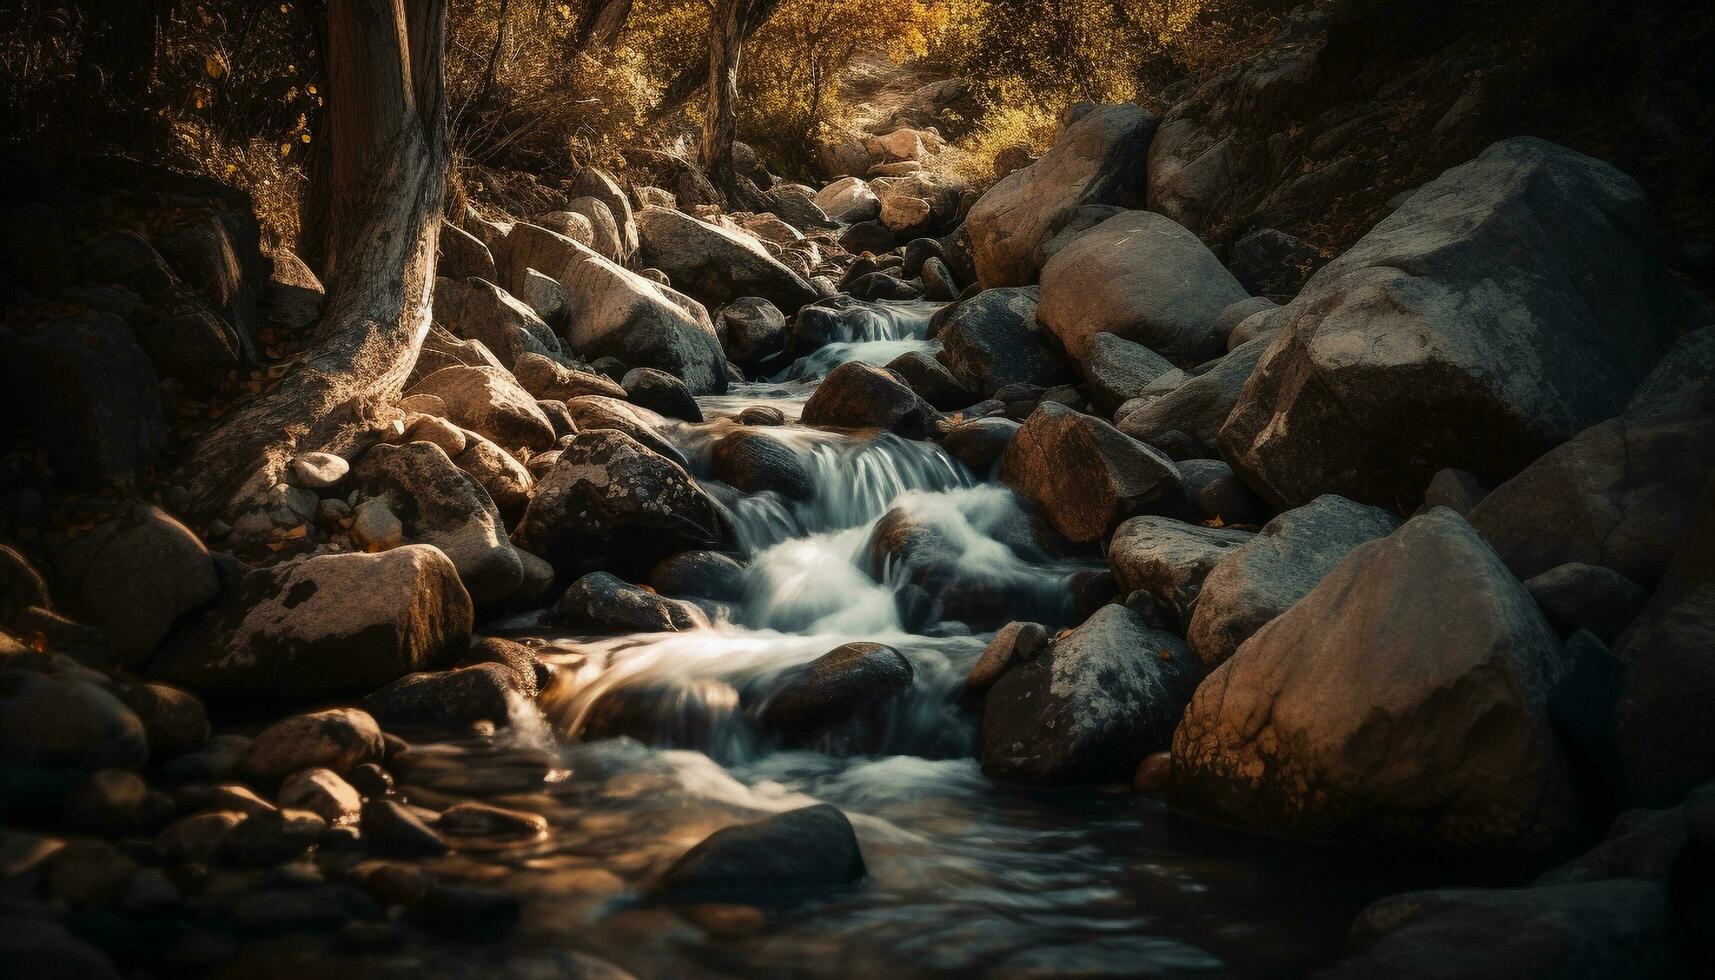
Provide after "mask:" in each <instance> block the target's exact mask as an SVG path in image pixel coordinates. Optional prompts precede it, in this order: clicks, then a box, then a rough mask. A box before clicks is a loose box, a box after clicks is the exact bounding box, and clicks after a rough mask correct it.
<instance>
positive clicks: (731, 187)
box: [703, 0, 742, 201]
mask: <svg viewBox="0 0 1715 980" xmlns="http://www.w3.org/2000/svg"><path fill="white" fill-rule="evenodd" d="M740 3H741V0H710V3H709V81H708V97H707V99H706V101H705V102H704V109H703V169H704V170H706V171H708V175H709V183H711V184H714V185H715V189H716V190H719V191H720V192H721V193H722V194H724V195H726V198H727V200H729V201H730V200H732V199H733V198H734V197H735V196H736V195H737V193H738V181H737V178H736V176H735V174H734V172H733V161H732V143H733V134H734V131H735V130H737V128H738V116H737V108H736V107H737V104H738V57H739V45H740V44H741V43H742V40H741V38H740V36H739V16H738V14H739V6H740Z"/></svg>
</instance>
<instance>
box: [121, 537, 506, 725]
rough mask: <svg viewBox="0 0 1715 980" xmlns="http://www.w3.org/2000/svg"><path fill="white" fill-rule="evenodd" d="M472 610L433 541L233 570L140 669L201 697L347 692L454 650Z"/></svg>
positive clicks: (309, 696)
mask: <svg viewBox="0 0 1715 980" xmlns="http://www.w3.org/2000/svg"><path fill="white" fill-rule="evenodd" d="M471 615H472V614H471V602H470V596H469V594H468V593H466V592H465V588H464V586H463V585H461V584H460V583H459V578H458V570H457V569H456V568H455V567H454V566H453V563H452V562H451V561H450V560H448V558H447V556H446V555H445V554H443V553H442V552H441V551H440V549H438V548H434V547H431V546H429V545H406V546H404V547H402V548H395V549H393V550H392V551H387V552H383V553H381V554H375V555H360V554H327V555H316V556H312V557H309V558H304V559H301V560H295V561H290V562H284V563H282V564H279V565H274V566H271V567H268V568H260V569H254V570H251V571H248V572H244V573H242V574H240V575H238V576H236V577H235V578H234V579H233V580H232V581H231V582H229V583H227V585H226V587H225V588H224V589H223V595H222V596H221V598H220V599H219V601H218V604H217V605H216V606H215V607H214V608H212V609H209V610H208V611H206V612H204V613H202V614H200V615H198V616H197V617H196V618H195V619H193V620H191V621H190V622H188V623H187V624H186V625H185V626H184V627H183V628H181V629H180V630H179V631H178V632H177V633H176V634H174V636H173V637H172V638H171V639H170V640H169V641H168V643H167V644H166V645H165V646H164V647H162V649H161V650H160V651H159V652H158V653H157V654H156V655H155V657H154V658H153V659H152V660H150V662H149V664H148V667H147V669H146V671H145V672H146V674H147V675H148V676H149V677H150V678H151V679H154V680H160V681H165V682H166V683H169V684H173V685H176V686H178V687H183V688H186V689H187V690H191V691H194V692H196V693H197V694H199V695H201V696H202V697H204V698H230V699H232V700H234V701H249V702H285V703H292V702H303V701H313V700H318V699H327V698H337V697H349V696H353V695H359V694H363V693H365V692H367V691H370V690H372V689H374V688H376V687H379V686H380V685H382V684H385V683H387V682H388V681H391V680H393V679H394V678H396V677H398V676H400V675H401V674H405V673H408V672H410V671H413V670H419V669H421V668H423V667H426V666H433V665H435V664H438V663H444V662H447V661H448V660H449V659H450V658H452V657H454V656H456V655H457V654H458V652H460V651H462V650H463V649H464V648H465V647H466V646H467V645H468V644H469V641H470V628H471Z"/></svg>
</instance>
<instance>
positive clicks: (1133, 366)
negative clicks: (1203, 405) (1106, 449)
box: [1078, 333, 1225, 421]
mask: <svg viewBox="0 0 1715 980" xmlns="http://www.w3.org/2000/svg"><path fill="white" fill-rule="evenodd" d="M1171 370H1173V365H1172V363H1170V362H1169V361H1168V360H1167V359H1166V358H1164V357H1162V356H1161V355H1160V354H1157V353H1156V352H1154V351H1152V350H1150V349H1149V348H1147V347H1145V346H1143V345H1142V344H1138V343H1133V342H1132V341H1129V340H1127V339H1125V338H1124V337H1121V336H1120V335H1118V334H1115V333H1098V334H1096V335H1095V336H1093V337H1091V338H1090V343H1089V346H1088V347H1086V348H1085V349H1084V356H1083V357H1082V358H1081V359H1079V361H1078V373H1080V374H1082V375H1083V376H1084V384H1085V385H1087V386H1088V387H1089V389H1090V401H1091V403H1092V404H1094V405H1095V406H1096V407H1097V408H1099V409H1101V410H1102V412H1103V413H1104V414H1106V415H1107V416H1109V417H1110V418H1111V417H1112V416H1113V414H1114V412H1115V411H1117V410H1118V409H1119V407H1120V406H1121V405H1123V404H1125V403H1126V402H1128V401H1130V400H1132V399H1133V398H1136V397H1137V396H1138V395H1139V394H1141V393H1142V392H1143V389H1144V387H1145V386H1147V385H1148V384H1149V383H1150V382H1151V381H1154V380H1155V379H1156V378H1159V377H1161V376H1162V375H1164V374H1166V373H1167V372H1169V371H1171ZM1222 421H1225V419H1223V420H1222Z"/></svg>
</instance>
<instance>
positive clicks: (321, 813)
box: [280, 766, 363, 827]
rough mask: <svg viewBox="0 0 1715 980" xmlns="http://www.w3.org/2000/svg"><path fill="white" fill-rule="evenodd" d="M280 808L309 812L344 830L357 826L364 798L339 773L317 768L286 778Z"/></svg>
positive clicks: (281, 789)
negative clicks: (352, 825) (353, 825)
mask: <svg viewBox="0 0 1715 980" xmlns="http://www.w3.org/2000/svg"><path fill="white" fill-rule="evenodd" d="M280 806H281V807H282V808H286V809H292V810H308V811H310V812H311V813H313V814H315V815H316V816H318V817H321V818H322V819H323V820H326V821H327V822H328V825H329V826H330V827H343V826H347V825H349V824H353V823H356V822H357V815H358V811H359V810H361V809H362V808H363V797H362V796H360V795H358V792H357V790H356V789H353V788H352V785H351V784H350V783H348V782H346V781H345V780H343V779H341V778H340V777H339V773H336V772H334V771H333V770H332V769H328V768H325V767H322V766H316V767H313V768H310V769H305V770H304V771H302V772H299V773H294V774H293V775H291V776H288V777H287V778H286V781H285V782H284V783H282V784H281V785H280Z"/></svg>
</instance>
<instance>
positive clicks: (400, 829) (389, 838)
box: [361, 800, 448, 857]
mask: <svg viewBox="0 0 1715 980" xmlns="http://www.w3.org/2000/svg"><path fill="white" fill-rule="evenodd" d="M361 819H362V824H363V841H364V843H365V844H366V845H368V847H369V848H370V850H372V851H374V852H376V853H377V854H385V855H388V856H391V857H428V856H433V855H436V854H445V853H446V852H447V850H448V847H447V842H446V839H445V838H443V837H442V836H441V835H440V834H438V833H436V832H435V831H434V830H433V829H432V828H430V827H429V825H428V824H426V823H424V822H423V818H421V817H419V816H417V815H416V814H415V813H413V812H411V810H410V809H409V808H408V807H406V806H405V805H404V804H403V803H397V802H395V801H393V800H370V801H368V802H367V803H365V804H363V816H362V818H361Z"/></svg>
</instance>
